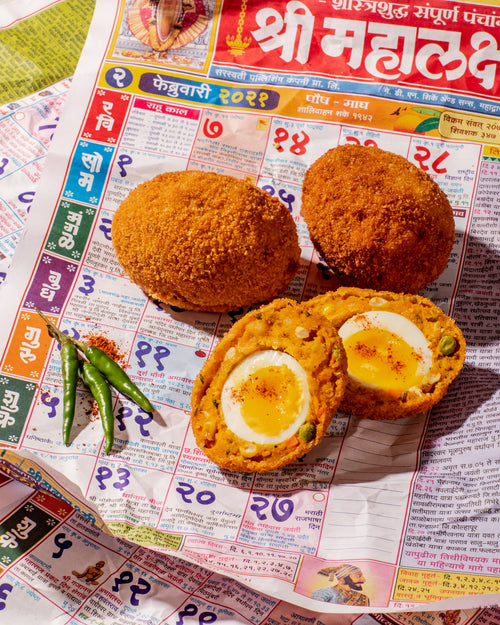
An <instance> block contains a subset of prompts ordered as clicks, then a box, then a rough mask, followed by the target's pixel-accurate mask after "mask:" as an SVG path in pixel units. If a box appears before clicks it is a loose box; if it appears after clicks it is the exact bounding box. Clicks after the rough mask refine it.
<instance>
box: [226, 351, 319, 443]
mask: <svg viewBox="0 0 500 625" xmlns="http://www.w3.org/2000/svg"><path fill="white" fill-rule="evenodd" d="M281 365H286V366H287V367H288V368H289V369H291V371H292V372H293V374H294V375H295V377H296V378H297V380H298V381H299V383H300V384H301V386H302V389H303V401H302V406H301V407H300V410H299V411H298V412H297V415H296V418H295V419H294V420H293V422H292V423H291V424H290V425H289V426H288V427H287V428H286V430H283V431H282V432H280V433H279V434H277V435H275V436H270V435H267V434H263V433H258V432H254V430H252V429H251V428H250V427H249V426H248V425H247V423H246V422H245V421H244V419H243V417H242V414H241V406H240V404H239V402H238V401H237V399H236V397H237V394H236V393H233V390H234V389H237V388H238V387H239V386H241V384H242V383H243V382H244V381H245V379H246V378H248V377H249V376H251V375H252V374H255V373H256V372H257V371H258V370H259V369H261V368H263V367H270V366H281ZM309 397H310V396H309V387H308V383H307V374H306V372H305V370H304V369H303V367H302V365H300V363H299V362H298V361H297V360H295V358H293V357H292V356H290V355H289V354H286V353H284V352H280V351H276V350H272V349H268V350H262V351H258V352H254V353H253V354H250V355H249V356H247V357H246V358H244V359H243V360H242V361H241V362H239V363H238V364H237V365H236V367H235V368H234V369H233V370H232V371H231V373H230V374H229V376H228V378H227V380H226V382H225V384H224V387H223V389H222V394H221V408H222V413H223V415H224V419H225V421H226V425H227V427H228V428H229V429H230V430H231V431H232V432H234V434H236V435H237V436H239V437H240V438H241V439H243V440H246V441H249V442H252V443H257V444H260V445H266V444H277V443H280V442H281V441H284V440H286V439H287V438H290V436H293V435H294V434H295V432H296V431H297V430H298V428H299V426H300V425H302V423H303V422H304V421H305V418H306V416H307V412H308V410H309Z"/></svg>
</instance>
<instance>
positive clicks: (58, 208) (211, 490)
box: [0, 0, 500, 618]
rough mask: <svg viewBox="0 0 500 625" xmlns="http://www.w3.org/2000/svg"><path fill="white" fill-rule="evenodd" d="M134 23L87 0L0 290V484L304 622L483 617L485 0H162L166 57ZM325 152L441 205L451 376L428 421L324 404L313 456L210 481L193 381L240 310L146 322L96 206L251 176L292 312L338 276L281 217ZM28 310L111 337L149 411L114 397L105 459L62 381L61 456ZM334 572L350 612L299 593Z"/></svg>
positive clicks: (212, 472)
mask: <svg viewBox="0 0 500 625" xmlns="http://www.w3.org/2000/svg"><path fill="white" fill-rule="evenodd" d="M160 4H162V3H160ZM167 4H169V3H163V4H162V6H163V5H164V7H166V6H167ZM171 4H172V6H173V5H174V4H175V3H171ZM152 9H153V7H152V5H151V6H150V5H149V4H148V3H146V4H145V3H141V2H127V1H124V2H121V3H120V2H118V1H117V2H107V3H104V2H101V3H97V7H96V14H95V19H94V21H93V24H92V27H91V29H90V33H89V38H88V41H87V45H86V47H85V49H84V53H83V55H82V58H81V60H80V64H79V67H78V71H77V74H76V77H75V81H74V84H73V86H72V89H71V92H70V94H69V96H68V101H67V104H66V106H65V111H64V116H63V119H62V120H61V122H60V124H59V127H58V131H57V133H56V136H55V137H54V141H53V144H52V147H51V152H50V154H49V157H48V165H47V169H48V172H49V173H48V174H47V175H46V176H44V178H43V180H42V181H41V184H40V185H39V188H38V190H37V194H36V197H35V201H34V206H35V209H36V210H34V211H32V213H33V214H30V218H29V221H28V226H27V228H26V229H25V231H24V234H23V238H22V240H21V242H20V243H19V245H18V247H17V251H16V255H15V257H14V262H13V264H12V267H11V268H10V270H9V273H8V276H7V281H6V283H5V284H4V285H3V287H2V291H1V294H2V303H1V306H2V313H3V314H2V317H3V319H4V320H5V323H4V324H3V326H2V328H1V329H0V345H1V347H2V359H1V362H0V374H1V381H2V393H3V397H2V402H3V403H2V409H1V410H2V412H1V414H2V427H1V432H0V433H1V437H2V441H3V442H2V450H1V455H0V460H1V463H2V467H3V471H4V473H5V474H6V475H9V476H12V477H15V478H16V479H17V480H19V481H21V482H24V483H26V484H27V485H29V486H31V487H33V488H36V489H38V490H40V491H43V492H44V493H52V494H55V495H56V496H57V497H58V498H59V499H60V500H62V501H65V502H66V503H68V504H71V506H72V507H73V509H76V511H77V512H78V513H79V514H80V515H81V516H83V518H85V519H87V520H89V521H91V522H94V523H95V527H96V528H102V529H104V530H105V531H106V532H110V533H112V534H114V535H115V537H119V538H121V539H126V540H127V541H130V542H132V543H133V544H136V545H142V546H147V547H149V548H151V549H152V550H154V551H157V552H167V553H172V552H173V553H175V555H176V556H177V557H179V558H181V559H182V560H183V561H186V562H189V563H191V564H197V565H200V566H203V567H208V568H209V569H210V570H211V571H213V572H214V573H217V574H220V575H225V576H227V577H228V578H231V579H232V580H235V583H236V582H238V583H242V584H245V585H246V586H247V587H249V588H252V589H254V590H255V591H258V592H262V593H265V594H266V595H270V596H273V597H277V598H280V599H284V600H286V601H288V602H290V603H292V604H294V605H296V606H300V607H303V608H307V609H308V610H312V611H317V612H320V613H323V614H324V613H328V612H332V613H336V612H337V613H341V612H349V611H351V612H369V611H370V612H374V611H377V612H381V613H382V612H396V611H408V610H409V609H411V610H414V609H425V608H429V609H431V610H432V609H434V608H436V609H438V608H439V609H441V608H443V609H445V608H450V609H451V608H456V607H457V606H460V607H463V608H477V607H480V606H492V605H494V604H495V603H497V602H498V589H499V584H500V566H499V565H500V556H499V555H498V554H499V546H498V540H499V532H498V520H499V517H498V499H497V498H496V497H495V490H494V487H495V485H496V484H497V483H498V464H499V463H498V459H497V458H496V450H495V447H496V431H495V429H496V425H497V412H498V411H497V401H496V392H497V387H498V383H497V381H498V378H497V369H498V365H497V362H496V360H495V343H496V342H497V329H498V321H497V319H498V314H497V313H498V305H497V300H498V271H497V266H498V263H497V261H498V257H497V252H496V249H497V248H498V234H497V233H498V227H497V224H498V213H499V207H498V195H499V185H498V168H499V162H500V161H499V157H500V149H499V147H498V144H499V137H500V135H499V133H498V129H499V125H498V124H499V122H498V116H499V112H500V105H499V104H498V86H497V81H496V71H497V65H496V62H497V60H498V45H497V40H496V39H495V36H496V32H497V31H496V25H497V24H496V20H497V19H498V18H497V17H496V13H495V11H494V9H492V7H491V5H488V4H481V5H479V4H477V3H476V4H474V5H473V4H470V3H465V2H464V3H457V4H454V5H453V6H451V5H449V4H448V3H444V2H441V3H440V2H436V3H432V4H430V3H426V4H425V5H424V4H419V3H418V2H405V3H398V4H396V3H379V2H371V1H370V2H357V1H352V2H351V0H345V1H339V2H331V3H326V2H325V3H315V2H312V1H311V2H299V1H292V2H288V3H285V2H283V3H278V4H276V3H274V4H273V5H272V6H262V4H261V3H259V4H257V5H252V6H248V5H247V3H246V2H245V1H243V2H241V3H237V2H224V3H223V4H222V3H215V2H210V1H205V2H201V1H200V2H194V3H192V4H189V10H187V8H186V7H184V9H183V11H184V12H185V15H184V14H182V15H181V14H179V16H178V19H179V20H181V21H180V23H181V26H180V27H178V28H177V29H176V30H177V31H179V32H177V35H178V39H176V41H175V42H174V43H172V41H170V43H169V45H170V47H167V48H165V49H158V48H159V47H160V48H161V45H160V44H159V43H158V42H157V41H154V37H153V39H152V38H151V37H152V35H151V32H150V30H151V29H145V28H143V26H144V24H145V23H147V24H149V26H156V24H154V23H151V11H152ZM183 15H184V17H185V19H186V21H185V22H184V17H183ZM181 17H182V19H181ZM148 20H149V21H148ZM153 22H154V20H153ZM154 30H155V29H154V28H153V31H154ZM343 143H358V144H363V145H377V146H379V147H381V148H383V149H387V150H390V151H393V152H396V153H398V154H401V155H403V156H405V157H406V158H408V160H410V161H411V162H413V163H415V164H416V165H417V166H418V167H420V168H422V169H424V170H425V171H427V172H429V173H430V174H431V175H432V176H433V177H434V179H435V180H436V181H437V182H438V183H439V184H440V186H441V188H442V189H443V190H444V191H445V192H446V193H447V195H448V197H449V199H450V202H451V204H452V206H453V209H454V215H455V224H456V240H455V246H454V250H453V252H452V255H451V257H450V262H449V264H448V267H447V269H446V271H445V272H444V273H443V274H442V276H441V277H440V278H439V280H438V281H436V282H435V283H434V284H433V285H431V287H429V288H428V289H426V291H425V293H424V294H425V295H427V296H428V297H429V298H431V299H432V300H433V301H434V302H435V303H437V304H438V305H440V306H441V307H442V308H443V310H444V311H445V312H447V313H448V314H450V315H452V316H453V317H454V318H455V319H456V320H457V322H458V323H459V325H460V327H461V328H462V330H463V332H464V334H465V336H466V339H467V342H468V354H467V361H466V365H465V367H464V369H463V371H462V373H461V374H460V376H459V378H458V379H457V380H456V382H455V383H454V384H453V385H452V388H451V389H450V391H449V393H448V395H447V396H446V398H445V399H444V400H443V401H442V402H441V403H440V404H438V405H437V406H436V407H435V408H434V409H433V410H432V411H431V412H430V414H425V415H421V416H419V417H417V418H411V419H402V420H400V421H397V422H390V423H389V422H377V423H375V422H372V421H368V420H362V419H361V420H360V419H356V418H353V417H351V416H349V415H346V414H342V413H339V414H338V415H337V416H336V418H335V419H334V421H333V423H332V424H331V427H330V429H329V431H328V433H327V435H326V436H325V438H324V440H323V442H322V444H321V445H319V446H318V447H317V448H316V449H315V450H313V451H312V452H311V453H310V454H308V456H307V457H305V458H303V459H301V460H300V461H297V462H296V463H295V464H293V465H290V466H289V467H286V468H285V469H282V470H281V471H277V472H273V473H270V474H259V475H252V474H239V473H230V472H227V471H222V470H220V469H218V467H216V466H214V465H213V464H212V463H211V462H209V461H208V459H207V458H206V457H205V456H204V454H203V453H202V452H201V450H199V449H198V448H197V446H196V444H195V442H194V438H193V435H192V432H191V430H190V428H189V409H190V391H191V386H192V383H193V380H194V378H195V377H196V375H197V373H198V372H199V369H200V368H201V366H202V364H203V362H204V361H205V360H206V358H207V357H208V356H209V354H210V351H211V349H212V348H213V346H214V344H215V343H216V341H217V340H218V338H220V336H222V334H223V333H224V332H225V331H226V330H227V329H229V328H230V327H231V325H232V324H233V323H234V321H235V320H236V319H238V318H240V317H241V316H242V315H243V314H245V312H247V311H246V310H238V311H233V312H232V313H230V314H223V315H219V314H213V313H193V312H189V311H185V310H181V309H177V308H169V309H167V310H165V308H161V307H159V306H158V305H157V303H156V302H154V301H152V300H150V299H148V298H147V297H146V296H145V295H144V293H142V291H141V290H140V289H138V288H137V287H136V286H135V285H133V284H132V283H131V282H130V281H129V280H128V278H127V276H125V275H124V274H123V272H122V271H121V269H120V267H119V265H118V262H117V259H116V257H115V254H114V251H113V247H112V243H111V239H110V224H111V221H112V218H113V214H114V211H115V210H116V208H117V206H118V205H119V203H120V202H121V201H122V199H124V198H125V197H126V195H127V194H128V192H129V190H130V189H132V188H134V187H135V186H136V185H137V184H138V183H140V182H142V181H143V180H147V179H150V178H152V177H153V176H154V175H156V174H157V173H160V172H163V171H173V170H185V169H197V170H204V171H216V172H221V173H229V174H231V175H234V176H236V177H240V178H246V179H249V180H252V181H253V182H255V183H256V184H257V185H258V186H260V187H261V188H263V189H266V190H267V191H268V192H269V193H270V194H271V195H276V196H277V197H279V198H280V199H281V201H282V202H284V203H285V204H286V205H287V206H288V208H289V210H290V212H291V213H292V215H293V217H294V220H295V222H296V225H297V230H298V233H299V238H300V243H301V248H302V265H301V268H300V271H299V272H298V274H297V276H296V277H295V278H294V280H293V281H292V282H291V284H290V285H289V288H288V290H287V292H286V293H285V294H284V295H286V296H288V297H291V298H295V299H298V300H304V299H308V298H310V297H311V296H313V295H316V294H317V293H320V292H323V291H327V290H329V289H332V288H335V286H336V283H335V280H334V279H333V277H332V276H331V274H330V273H329V272H328V268H327V267H326V266H325V264H324V263H323V262H322V260H321V259H320V258H319V257H318V255H317V253H316V252H315V250H314V248H313V246H312V244H311V242H310V240H309V237H308V232H307V228H306V227H305V225H304V223H303V221H302V218H301V216H300V195H301V184H302V180H303V176H304V173H305V171H306V169H307V168H308V167H309V165H310V164H312V163H313V162H314V160H316V158H318V157H319V156H320V155H321V154H323V153H324V152H325V151H326V150H328V149H329V148H331V147H335V146H336V145H340V144H343ZM35 307H38V308H40V309H41V310H43V311H44V312H45V313H46V314H47V315H49V316H50V317H51V318H52V319H53V321H54V323H56V324H57V325H58V326H59V327H60V328H61V329H62V330H64V331H66V332H68V333H70V334H71V335H73V336H75V337H78V336H79V337H86V336H88V335H89V334H92V333H95V332H97V331H98V332H100V333H103V334H104V335H105V336H107V337H109V338H110V339H112V340H113V341H114V342H115V343H116V344H117V345H119V346H120V349H121V351H122V352H123V353H124V354H126V355H127V365H128V367H127V372H128V373H129V374H130V376H131V377H132V378H133V379H134V380H136V381H137V383H138V384H139V385H140V386H141V387H143V388H144V390H145V391H146V392H147V394H148V396H149V397H150V398H151V400H152V401H153V403H154V406H155V412H154V413H153V414H149V413H145V412H143V411H140V410H139V409H138V408H136V407H135V406H134V405H133V404H132V403H130V402H129V401H128V400H126V399H125V398H124V397H122V396H121V395H120V396H116V397H115V445H114V448H113V451H112V454H110V455H108V456H107V455H104V454H103V452H102V443H103V440H102V429H101V427H100V423H99V422H98V420H96V419H94V418H92V416H93V412H92V408H91V404H92V402H91V398H90V397H89V396H88V394H87V393H86V391H85V390H84V389H83V388H81V389H80V390H79V411H78V414H77V417H76V419H75V427H74V430H75V432H74V438H73V440H72V444H71V446H70V447H68V448H67V447H65V446H63V445H62V441H61V437H60V427H61V423H60V417H61V407H62V403H61V401H62V384H61V365H60V358H59V353H58V350H57V347H56V346H55V344H54V342H53V341H52V340H51V339H50V337H49V336H48V335H47V333H46V331H45V327H44V324H43V322H42V321H41V320H40V319H39V317H38V316H37V315H36V313H35V311H34V308H35ZM331 570H335V571H336V573H338V572H339V571H344V572H345V571H350V572H351V573H352V572H354V571H355V572H356V575H358V576H360V578H361V579H362V580H363V581H362V583H361V582H360V583H359V584H358V586H359V589H357V590H355V591H354V592H352V593H350V599H352V601H354V602H355V604H356V605H353V607H348V606H347V605H346V604H345V601H343V600H342V599H341V601H343V603H338V602H337V603H335V602H333V601H320V600H317V599H313V598H312V596H311V595H312V594H313V592H314V591H316V590H318V589H321V588H326V589H327V590H328V588H329V587H331V586H332V585H335V580H333V583H332V580H329V579H328V577H329V576H328V575H325V571H331ZM346 576H348V575H346ZM337 578H338V576H337V577H336V578H335V579H337ZM323 594H325V595H326V594H335V593H331V592H330V591H328V592H325V593H323ZM337 594H338V593H337ZM351 605H352V603H351ZM200 618H201V617H200Z"/></svg>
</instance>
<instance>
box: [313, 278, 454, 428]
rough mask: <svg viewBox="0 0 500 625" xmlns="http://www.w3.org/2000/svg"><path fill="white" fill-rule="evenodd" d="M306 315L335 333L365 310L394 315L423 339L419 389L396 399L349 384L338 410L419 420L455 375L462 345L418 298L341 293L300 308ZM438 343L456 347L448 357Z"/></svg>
mask: <svg viewBox="0 0 500 625" xmlns="http://www.w3.org/2000/svg"><path fill="white" fill-rule="evenodd" d="M304 306H305V307H306V309H308V310H311V311H314V312H319V313H321V314H322V315H324V316H325V317H326V318H327V319H328V320H329V321H330V322H331V323H332V324H333V326H334V327H335V328H336V329H337V330H338V329H339V328H340V327H341V326H342V324H343V323H345V321H347V319H349V318H350V317H353V316H354V315H358V314H360V313H364V312H367V311H369V310H377V311H384V310H385V311H390V312H393V313H398V314H400V315H403V316H404V317H406V318H407V319H409V320H410V321H411V322H412V323H414V324H415V325H416V326H417V327H418V328H419V329H420V330H421V331H422V333H423V334H424V335H425V337H426V338H427V341H428V345H429V347H430V349H431V351H432V365H431V368H430V370H429V372H428V373H427V374H426V376H425V378H424V380H423V383H422V386H421V387H420V388H411V389H409V390H408V391H406V392H403V393H401V394H400V395H394V394H393V393H391V392H389V391H385V390H382V389H371V388H366V387H363V386H361V385H360V384H358V383H356V382H355V381H353V380H352V379H351V378H349V380H348V382H347V389H346V392H345V394H344V397H343V399H342V402H341V405H340V409H341V410H343V411H344V412H347V413H350V414H353V415H355V416H357V417H360V418H368V419H381V420H395V419H400V418H401V417H408V416H410V415H416V414H420V413H422V412H425V411H427V410H428V409H429V408H431V407H432V406H434V405H435V404H437V402H438V401H440V400H441V399H442V398H443V397H444V395H445V394H446V392H447V391H448V387H449V385H450V384H451V382H452V381H453V380H454V379H455V377H456V376H457V375H458V373H459V372H460V370H461V368H462V366H463V364H464V359H465V347H466V345H465V339H464V337H463V335H462V332H461V330H460V328H458V326H457V325H456V324H455V322H454V321H453V319H451V318H450V317H448V316H447V315H445V314H444V312H443V311H442V310H441V309H440V308H439V307H438V306H436V305H435V304H433V303H432V302H431V301H430V300H428V299H427V298H425V297H421V296H419V295H404V294H399V293H392V292H388V291H375V290H372V289H358V288H354V287H340V288H339V289H337V290H336V291H329V292H328V293H325V294H323V295H318V296H317V297H315V298H313V299H311V300H309V301H307V302H305V303H304ZM443 337H448V340H449V339H450V338H451V339H454V340H455V341H456V349H455V351H453V353H448V354H445V353H443V352H442V350H441V348H440V341H441V339H442V338H443Z"/></svg>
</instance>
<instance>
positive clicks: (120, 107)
mask: <svg viewBox="0 0 500 625" xmlns="http://www.w3.org/2000/svg"><path fill="white" fill-rule="evenodd" d="M130 98H131V96H130V95H129V94H127V93H120V92H116V91H108V90H107V89H98V90H97V91H96V93H95V95H94V99H93V101H92V105H91V107H90V111H89V114H88V116H87V120H86V122H85V126H84V129H83V132H82V137H84V138H85V139H93V140H95V141H101V142H102V143H111V144H116V143H117V142H118V137H119V136H120V132H121V129H122V126H123V124H124V123H125V119H126V114H127V108H128V105H129V102H130Z"/></svg>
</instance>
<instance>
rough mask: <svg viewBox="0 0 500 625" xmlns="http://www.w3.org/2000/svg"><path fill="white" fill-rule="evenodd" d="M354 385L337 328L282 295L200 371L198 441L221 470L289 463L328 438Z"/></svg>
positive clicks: (225, 341)
mask: <svg viewBox="0 0 500 625" xmlns="http://www.w3.org/2000/svg"><path fill="white" fill-rule="evenodd" d="M346 383H347V359H346V356H345V351H344V348H343V346H342V341H341V339H340V337H339V335H338V333H337V331H336V330H335V329H334V328H333V326H332V325H331V324H329V323H327V322H326V320H325V319H324V318H323V317H322V316H321V315H319V314H317V313H315V312H311V311H306V310H304V309H303V308H302V306H301V305H299V304H297V303H296V302H294V301H292V300H288V299H277V300H274V301H273V302H271V303H270V304H267V305H264V306H261V307H260V308H258V309H257V310H253V311H251V312H249V313H247V314H246V315H245V316H244V317H242V318H241V319H239V320H238V321H237V322H236V323H235V324H234V325H233V327H232V328H231V329H230V330H229V332H227V334H226V335H225V336H224V337H223V338H222V339H221V341H220V342H219V344H218V345H217V346H216V348H215V349H214V351H213V352H212V354H211V356H210V358H209V359H208V360H207V362H206V363H205V365H204V366H203V368H202V370H201V372H200V374H199V375H198V376H197V379H196V380H195V383H194V387H193V393H192V398H191V408H192V413H191V425H192V429H193V433H194V436H195V439H196V442H197V444H198V445H199V447H200V448H201V449H202V450H203V451H204V452H205V454H206V455H207V456H208V457H209V458H210V459H211V460H212V461H213V462H215V463H216V464H217V465H219V466H220V467H221V468H225V469H230V470H233V471H243V472H259V473H262V472H267V471H272V470H274V469H277V468H279V467H282V466H285V465H287V464H289V463H291V462H293V461H294V460H296V459H297V458H300V457H302V456H303V455H304V454H306V453H307V452H308V451H310V450H311V449H312V448H313V447H314V446H315V445H317V444H318V443H319V442H320V441H321V440H322V438H323V436H324V433H325V431H326V428H327V427H328V425H329V423H330V421H331V419H332V418H333V416H334V414H335V412H336V410H337V408H338V406H339V404H340V400H341V398H342V396H343V394H344V390H345V387H346Z"/></svg>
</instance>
